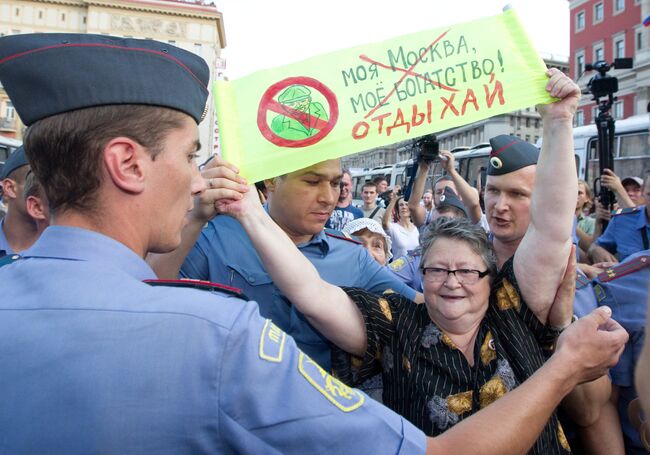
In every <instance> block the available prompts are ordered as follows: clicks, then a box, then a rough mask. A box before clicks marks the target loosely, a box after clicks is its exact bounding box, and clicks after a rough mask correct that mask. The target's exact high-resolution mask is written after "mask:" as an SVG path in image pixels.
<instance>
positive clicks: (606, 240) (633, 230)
mask: <svg viewBox="0 0 650 455" xmlns="http://www.w3.org/2000/svg"><path fill="white" fill-rule="evenodd" d="M643 188H644V189H643V193H644V197H645V199H646V200H650V199H649V198H650V178H647V177H646V181H645V185H644V187H643ZM648 238H650V206H649V205H647V204H646V205H640V206H638V207H630V208H625V209H619V210H617V211H616V212H614V213H612V219H611V221H610V222H609V224H608V225H607V229H605V232H603V234H602V235H601V236H600V237H598V238H597V239H596V241H595V242H594V243H592V245H591V246H590V247H589V255H590V257H591V258H592V260H593V261H594V262H608V261H614V262H615V261H616V260H617V258H616V256H615V255H617V256H618V260H620V261H623V260H624V259H625V258H627V257H628V256H630V255H631V254H633V253H636V252H638V251H641V250H647V249H648V248H650V243H649V242H648Z"/></svg>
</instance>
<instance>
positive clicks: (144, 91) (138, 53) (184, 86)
mask: <svg viewBox="0 0 650 455" xmlns="http://www.w3.org/2000/svg"><path fill="white" fill-rule="evenodd" d="M209 78H210V71H209V68H208V65H207V64H206V63H205V61H204V60H203V59H202V58H201V57H199V56H197V55H195V54H192V53H191V52H188V51H185V50H183V49H180V48H178V47H175V46H172V45H170V44H166V43H161V42H158V41H153V40H139V39H131V38H117V37H113V36H106V35H90V34H75V33H35V34H24V35H11V36H5V37H2V38H0V82H2V85H3V86H4V88H5V90H6V91H7V94H8V95H9V98H11V101H12V102H13V104H14V106H15V108H16V111H17V112H18V115H19V116H20V118H21V120H22V121H23V123H24V124H25V125H27V126H29V125H31V124H32V123H34V122H36V121H38V120H41V119H44V118H46V117H50V116H52V115H56V114H61V113H64V112H69V111H73V110H77V109H83V108H87V107H93V106H104V105H111V104H144V105H149V106H160V107H167V108H172V109H176V110H178V111H181V112H184V113H186V114H188V115H189V116H191V117H192V118H194V120H195V121H196V123H199V122H200V121H201V120H202V119H203V117H204V116H205V111H206V100H207V97H208V88H207V87H208V80H209Z"/></svg>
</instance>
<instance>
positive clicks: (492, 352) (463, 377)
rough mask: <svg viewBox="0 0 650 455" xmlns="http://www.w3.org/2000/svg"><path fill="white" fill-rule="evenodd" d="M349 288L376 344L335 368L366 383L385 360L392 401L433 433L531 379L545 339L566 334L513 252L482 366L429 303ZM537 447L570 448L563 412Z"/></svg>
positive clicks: (547, 450) (483, 329)
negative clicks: (552, 325)
mask: <svg viewBox="0 0 650 455" xmlns="http://www.w3.org/2000/svg"><path fill="white" fill-rule="evenodd" d="M344 290H345V292H346V293H347V294H348V295H349V296H350V298H352V299H353V300H354V301H355V303H356V304H357V305H358V307H359V308H360V310H361V312H362V314H363V316H364V318H365V322H366V330H367V334H368V350H367V352H366V354H365V356H364V358H363V359H357V358H352V359H351V361H350V357H349V356H347V355H341V353H340V352H339V353H338V354H335V355H334V356H333V367H334V368H333V370H334V373H335V374H336V375H337V376H339V377H340V378H341V379H342V380H344V381H347V382H348V383H350V384H351V385H358V384H360V383H361V382H363V381H364V380H365V379H367V378H369V377H371V376H372V375H373V374H375V373H376V372H377V371H378V370H379V369H380V368H381V370H382V371H383V375H382V376H383V383H384V392H383V402H384V404H385V405H386V406H388V407H390V408H391V409H393V410H394V411H396V412H397V413H399V414H401V415H402V416H404V417H406V418H407V419H408V420H410V421H411V422H412V423H413V424H415V425H417V426H418V427H419V428H420V429H422V430H423V431H424V432H425V433H426V434H427V435H430V436H434V435H438V434H440V433H442V432H444V431H445V430H447V429H448V428H450V427H452V426H453V425H455V424H457V423H458V422H460V421H461V420H463V419H464V418H466V417H468V416H470V415H472V414H473V413H474V412H476V411H478V410H480V409H482V408H484V407H485V406H487V405H489V404H490V403H492V402H494V401H495V400H497V399H498V398H499V397H501V396H502V395H503V394H505V393H506V392H508V391H509V390H512V389H514V388H515V387H517V386H518V385H519V384H521V383H522V382H523V381H525V380H526V379H527V378H528V377H530V376H531V375H532V374H533V373H534V372H535V371H536V370H537V369H538V368H539V367H540V366H541V365H542V364H543V363H544V359H545V356H544V350H543V349H542V347H541V346H551V345H552V344H553V342H554V341H555V339H556V337H557V335H558V334H557V333H556V332H554V331H553V330H551V329H549V328H547V327H545V326H544V325H542V324H541V323H540V322H539V320H538V319H537V318H536V316H535V315H534V314H533V312H532V311H531V310H530V309H529V308H528V307H527V306H526V304H525V303H524V302H523V301H522V299H521V297H520V292H519V288H518V286H517V282H516V279H515V276H514V271H513V266H512V259H511V260H510V261H508V262H507V263H506V264H505V265H504V267H503V268H502V270H501V271H500V272H499V274H498V276H497V277H496V279H495V281H494V283H493V285H492V292H491V295H490V301H489V308H488V311H487V313H486V315H485V317H484V318H483V321H482V323H481V326H480V328H479V332H478V335H477V337H476V343H475V346H474V359H475V362H474V366H470V365H469V363H468V362H467V360H466V359H465V356H464V355H463V354H462V352H461V351H460V350H458V349H456V347H455V346H454V343H453V342H452V341H451V339H450V338H449V337H448V336H447V335H446V334H445V333H444V332H442V330H440V329H439V328H438V327H437V326H436V325H435V324H434V323H433V322H432V321H431V318H430V317H429V314H428V313H427V310H426V307H425V306H424V305H418V304H416V303H414V302H412V301H411V300H408V299H406V298H404V297H402V296H400V295H399V294H385V295H383V296H378V295H374V294H371V293H369V292H367V291H364V290H362V289H354V288H344ZM529 453H531V454H539V455H542V454H543V455H549V454H566V453H570V449H569V446H568V443H567V441H566V438H565V437H564V433H563V431H562V427H561V426H560V424H559V422H558V420H557V416H556V415H555V414H553V415H552V416H551V418H550V419H549V421H548V423H547V424H546V427H545V428H544V430H543V432H542V434H541V435H540V437H539V439H538V440H537V442H536V443H535V445H534V446H533V448H532V449H531V451H530V452H529Z"/></svg>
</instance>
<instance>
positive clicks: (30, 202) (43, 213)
mask: <svg viewBox="0 0 650 455" xmlns="http://www.w3.org/2000/svg"><path fill="white" fill-rule="evenodd" d="M25 210H27V213H28V214H29V216H31V217H32V218H34V219H35V220H43V221H44V220H47V218H48V216H47V208H46V207H45V201H43V200H42V199H41V198H40V197H38V196H28V197H27V199H26V200H25Z"/></svg>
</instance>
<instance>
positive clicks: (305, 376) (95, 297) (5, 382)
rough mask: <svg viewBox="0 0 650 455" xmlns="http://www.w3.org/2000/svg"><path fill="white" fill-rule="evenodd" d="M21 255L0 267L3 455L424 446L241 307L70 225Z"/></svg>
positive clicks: (253, 310) (248, 305) (413, 432)
mask: <svg viewBox="0 0 650 455" xmlns="http://www.w3.org/2000/svg"><path fill="white" fill-rule="evenodd" d="M24 257H25V259H22V260H18V261H16V262H14V263H12V264H10V265H6V266H4V267H1V268H0V282H2V283H3V298H2V299H0V310H1V313H2V317H1V318H0V365H2V367H1V369H2V374H0V390H2V406H0V426H1V427H2V442H1V443H0V447H1V449H0V451H1V452H2V453H11V454H17V453H65V454H84V453H119V454H191V453H219V454H235V453H255V454H271V453H273V454H279V453H283V454H284V453H287V454H292V453H293V454H302V453H305V451H306V450H307V451H308V452H309V453H321V454H325V453H366V452H370V453H379V452H381V453H404V454H410V453H424V449H425V444H426V439H425V437H424V435H423V434H422V432H421V431H419V430H418V429H416V428H415V427H414V426H413V425H411V424H410V423H409V422H407V421H406V420H405V419H403V418H402V417H400V416H398V415H397V414H395V413H393V412H391V411H389V410H388V409H386V408H384V407H382V406H380V405H378V404H377V403H375V402H374V401H373V400H371V399H369V398H368V397H366V396H365V395H364V394H362V393H361V392H359V391H356V390H355V389H351V388H349V387H347V386H345V385H344V384H342V383H340V382H339V381H337V380H335V379H333V378H332V377H330V376H329V375H328V374H327V373H325V371H323V370H322V369H321V368H320V367H318V365H317V364H316V363H315V362H314V361H312V360H311V359H310V358H309V357H308V356H306V355H305V354H303V353H302V352H301V351H299V350H298V349H297V348H296V345H295V343H294V342H293V340H292V339H291V337H289V336H287V335H286V334H285V333H283V332H282V331H281V330H279V329H278V328H277V327H276V326H274V325H273V324H272V323H271V322H270V321H268V320H264V319H262V318H260V316H259V314H258V311H257V305H255V303H254V302H246V301H243V300H240V299H238V298H235V297H229V296H226V295H225V294H222V293H211V292H205V291H199V290H196V289H181V288H170V287H153V286H150V285H148V284H146V283H144V282H142V280H144V279H151V278H155V276H154V273H153V271H152V270H151V269H150V268H149V266H148V265H147V264H146V263H145V262H144V261H143V260H142V258H141V257H139V256H138V255H136V254H135V253H134V252H133V251H131V250H130V249H128V248H126V247H125V246H124V245H123V244H121V243H118V242H116V241H115V240H113V239H110V238H108V237H105V236H103V235H100V234H98V233H95V232H91V231H87V230H83V229H77V228H68V227H61V226H54V227H50V228H48V229H46V230H45V232H44V233H43V235H42V236H41V238H40V239H39V240H38V241H37V243H36V244H35V245H34V246H33V247H32V248H31V249H30V250H29V251H27V252H25V255H24ZM324 429H326V431H324ZM332 435H335V436H334V437H333V436H332Z"/></svg>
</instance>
